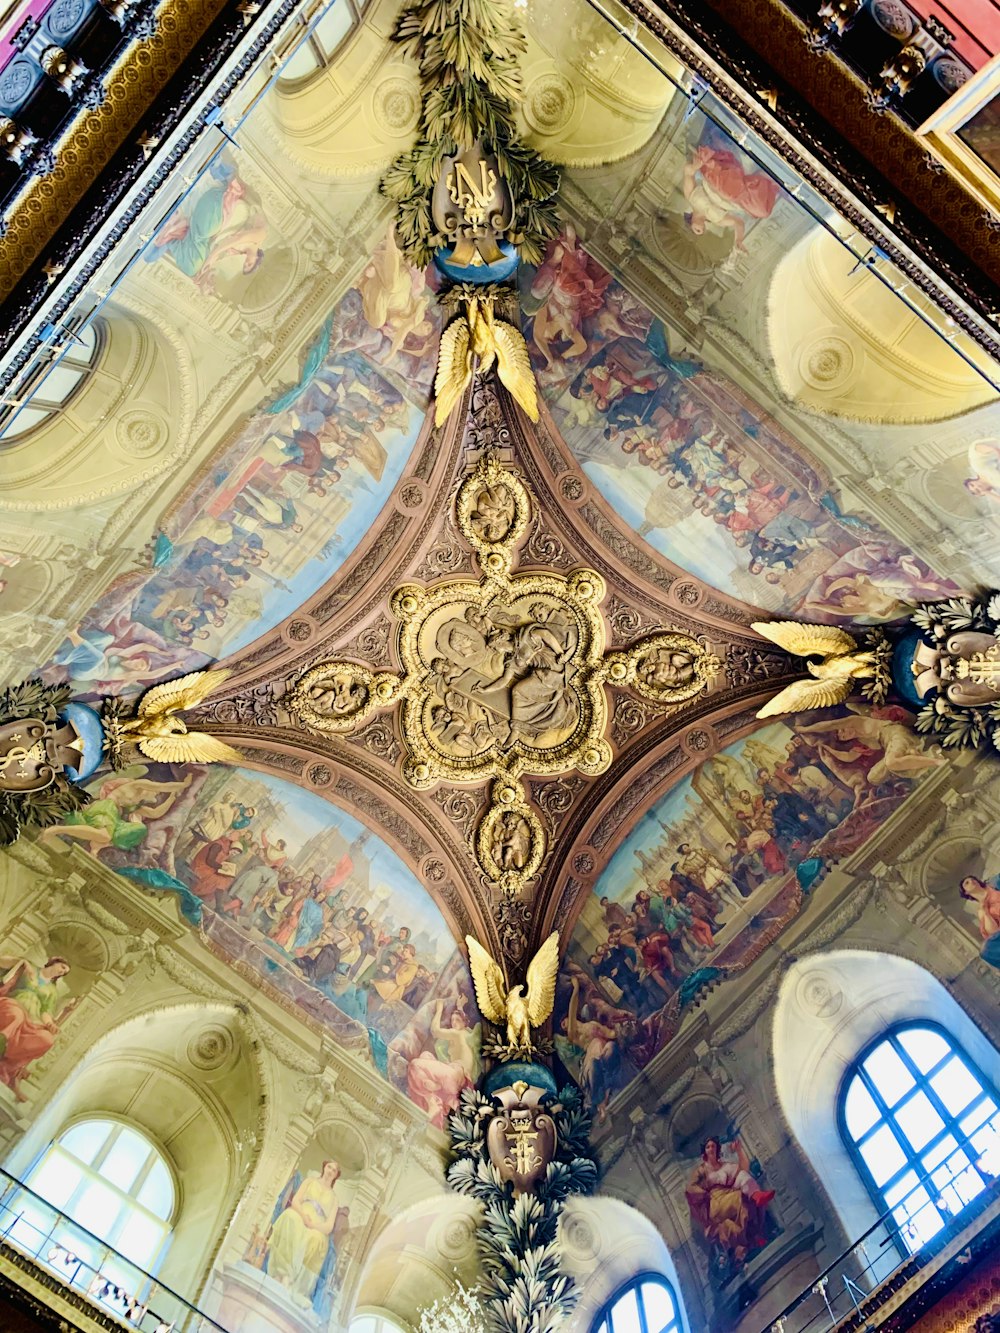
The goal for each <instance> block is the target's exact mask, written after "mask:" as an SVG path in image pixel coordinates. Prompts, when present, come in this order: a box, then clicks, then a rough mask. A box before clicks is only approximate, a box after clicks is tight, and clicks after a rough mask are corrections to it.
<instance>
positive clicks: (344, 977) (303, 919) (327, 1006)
mask: <svg viewBox="0 0 1000 1333" xmlns="http://www.w3.org/2000/svg"><path fill="white" fill-rule="evenodd" d="M93 796H94V799H93V800H92V801H91V803H90V804H89V805H88V806H86V807H85V808H84V809H83V810H81V811H79V812H73V813H71V815H70V816H68V817H67V821H66V823H65V824H56V825H53V826H52V827H51V828H49V829H47V830H46V832H45V838H44V844H45V845H48V846H51V847H54V848H56V849H59V848H66V847H70V846H79V847H83V848H85V849H87V851H89V852H90V853H91V854H92V855H94V856H96V857H97V858H98V859H99V860H100V861H101V862H102V863H103V864H105V865H107V866H110V867H112V868H113V869H115V870H116V871H117V872H118V873H119V874H120V875H122V876H124V877H125V878H126V879H127V880H129V881H130V882H131V883H133V884H134V885H135V886H136V887H137V888H139V889H141V890H144V891H146V892H150V893H153V894H156V895H159V896H161V897H167V898H172V899H174V900H175V901H176V903H177V906H178V909H179V910H180V912H181V914H182V915H183V917H184V918H185V919H186V920H187V921H188V923H189V924H190V925H191V926H192V927H193V928H195V929H198V930H199V931H200V932H201V933H202V935H203V937H204V938H205V939H206V940H207V941H208V943H209V944H210V946H211V947H212V948H214V949H215V950H216V951H218V952H220V953H221V954H222V955H223V956H225V957H226V958H228V959H230V960H231V961H238V962H242V963H245V964H248V965H249V966H250V967H251V968H252V969H253V971H254V973H255V974H256V975H257V976H258V977H259V979H260V980H261V981H262V982H263V983H265V984H266V985H269V986H270V987H272V988H274V989H275V990H276V991H279V992H281V993H282V994H283V995H285V996H287V997H288V998H289V999H291V1000H292V1001H294V1003H295V1005H296V1007H297V1008H298V1009H300V1010H301V1011H302V1013H303V1014H304V1015H306V1016H308V1017H309V1018H311V1019H312V1020H313V1021H315V1022H316V1023H317V1024H319V1025H321V1026H322V1027H325V1028H329V1029H331V1030H332V1031H333V1032H335V1033H336V1034H337V1036H338V1037H339V1038H340V1039H341V1040H342V1041H345V1042H346V1043H347V1044H349V1045H351V1046H354V1047H355V1048H361V1049H367V1052H368V1057H370V1059H371V1061H372V1062H373V1063H374V1065H375V1067H376V1068H377V1069H378V1071H379V1073H380V1074H382V1076H383V1077H385V1078H388V1079H389V1081H390V1082H391V1083H393V1084H394V1085H395V1086H396V1087H398V1088H399V1089H400V1090H401V1091H403V1092H405V1093H407V1094H408V1095H409V1096H410V1097H411V1098H412V1099H413V1101H414V1102H416V1104H417V1105H418V1106H420V1107H421V1108H422V1109H423V1110H425V1111H426V1112H427V1114H428V1116H429V1117H430V1119H431V1120H432V1121H433V1122H434V1123H435V1124H437V1125H438V1126H441V1125H443V1123H444V1119H445V1117H446V1115H447V1113H448V1111H449V1110H450V1109H451V1108H452V1107H453V1106H454V1105H455V1103H456V1101H457V1098H458V1095H459V1093H460V1092H461V1090H462V1088H464V1087H470V1086H471V1085H472V1083H473V1082H474V1080H475V1078H476V1076H477V1073H478V1070H479V1016H478V1013H477V1011H476V1007H475V1000H474V997H473V992H472V986H471V981H470V978H469V974H468V970H467V968H466V966H465V963H464V961H463V960H462V957H461V955H460V954H459V953H458V951H457V950H456V948H455V945H454V942H453V941H452V939H451V936H450V933H449V930H448V927H447V926H446V924H445V922H444V920H443V918H442V917H441V915H440V913H439V912H438V910H437V908H436V907H435V906H434V904H433V902H432V901H431V899H430V897H429V896H428V894H427V893H426V891H425V889H424V888H423V887H422V886H421V885H420V884H419V882H418V881H417V879H416V878H415V877H414V875H413V874H412V872H411V871H409V870H408V869H407V868H406V867H405V866H404V865H403V863H402V861H400V859H399V857H398V856H397V855H396V854H395V853H394V852H393V851H392V850H391V849H390V848H389V847H388V846H387V845H386V844H385V843H384V842H383V841H382V840H381V839H380V838H379V837H378V836H377V835H376V834H374V833H372V832H371V831H370V830H368V829H367V828H365V827H364V826H363V825H361V824H360V823H359V822H358V821H357V820H356V819H354V818H352V817H351V816H350V815H348V814H346V813H344V812H343V811H341V810H338V809H337V808H336V807H334V806H331V805H329V804H328V803H327V802H326V801H324V800H323V799H322V798H321V797H320V796H317V795H314V794H311V793H308V792H302V791H300V790H298V789H297V788H294V787H291V786H289V785H288V784H287V783H285V782H283V781H282V780H281V779H279V778H274V777H270V776H263V775H257V774H252V773H250V772H248V771H244V770H241V769H238V770H235V771H226V770H223V769H221V768H214V769H209V768H204V767H195V768H193V769H192V768H191V767H188V768H186V769H185V768H182V767H181V766H176V768H174V767H172V766H171V765H165V764H152V765H146V764H138V765H136V766H135V767H133V768H131V769H128V770H126V771H125V772H123V773H120V774H116V775H115V776H113V777H108V778H102V779H100V780H95V783H94V791H93ZM368 1057H366V1058H368ZM0 1077H2V1073H0Z"/></svg>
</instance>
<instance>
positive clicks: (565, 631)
mask: <svg viewBox="0 0 1000 1333" xmlns="http://www.w3.org/2000/svg"><path fill="white" fill-rule="evenodd" d="M530 514H531V500H530V497H529V495H528V491H527V488H526V487H525V485H524V482H523V481H522V479H521V477H520V476H519V475H518V473H517V472H516V471H515V470H514V469H513V468H510V467H506V466H504V465H503V464H501V463H500V462H499V461H498V460H497V459H496V458H495V457H486V458H484V459H482V460H481V461H480V463H479V464H478V466H477V467H476V470H475V472H474V473H472V475H471V476H469V477H468V478H467V479H466V481H465V482H464V483H463V484H462V486H461V488H460V490H459V493H458V499H457V519H458V525H459V528H460V529H461V532H462V534H463V535H464V537H465V539H466V540H467V541H468V543H469V545H470V546H471V547H472V549H473V550H474V551H475V553H476V557H477V559H478V562H479V566H480V569H481V571H482V574H481V577H480V578H478V579H462V580H442V581H440V582H438V583H434V584H431V585H430V586H422V585H420V584H416V583H405V584H403V585H402V586H401V587H399V588H397V589H396V591H395V593H394V594H393V596H392V599H391V607H392V611H393V613H394V614H395V616H396V617H397V619H398V620H399V632H398V639H397V644H398V651H399V656H400V659H401V661H402V664H403V670H402V672H400V673H396V672H392V671H376V670H373V669H371V668H370V667H368V666H365V665H361V664H358V663H355V662H349V661H329V662H324V663H321V664H319V665H317V666H315V667H313V668H312V669H311V670H309V671H308V672H306V673H305V675H303V676H302V677H301V679H300V680H299V681H298V683H297V685H296V687H295V689H294V691H293V692H292V696H291V699H290V707H291V709H292V711H293V712H294V713H295V714H296V716H297V717H298V718H299V720H300V721H301V722H302V723H303V724H304V725H305V726H306V727H309V728H311V729H312V730H314V731H319V732H329V733H337V732H347V731H350V730H352V729H353V728H355V727H357V726H358V725H359V724H361V723H362V722H364V721H365V719H366V718H368V717H369V715H370V714H371V713H372V712H373V711H374V710H376V709H380V708H386V707H393V706H395V705H397V704H398V705H399V707H400V723H401V729H402V733H403V740H404V743H405V746H406V754H405V758H404V761H403V773H404V776H405V777H406V780H407V781H408V782H409V783H410V784H411V785H412V786H413V787H415V788H418V789H420V790H425V789H427V788H429V787H433V786H435V785H436V784H437V783H439V782H442V781H444V782H451V783H457V784H467V783H480V782H483V781H490V782H492V789H491V791H492V800H491V803H490V806H489V809H488V810H487V811H486V813H485V815H484V816H483V818H482V821H481V822H480V825H479V828H478V830H477V833H476V837H475V853H476V856H477V859H478V861H479V864H480V866H481V868H482V870H483V872H484V873H485V875H486V876H487V878H488V879H490V880H491V881H493V882H494V883H496V884H498V885H499V886H500V887H501V888H503V889H504V890H505V891H508V892H510V891H515V890H517V889H519V888H521V887H522V886H523V885H524V884H526V883H527V882H528V881H529V880H531V879H532V877H533V876H534V875H535V874H536V873H537V871H538V869H539V866H540V865H541V862H542V858H543V856H544V854H545V835H544V833H543V830H542V826H541V822H540V821H539V819H538V816H537V815H536V814H535V812H534V810H533V809H532V808H531V806H530V805H529V804H528V801H527V797H526V793H525V789H524V785H523V783H522V781H521V778H522V776H523V775H524V774H526V773H530V774H538V775H546V774H556V773H565V772H568V771H569V770H571V769H576V770H578V771H579V772H581V773H584V774H587V775H588V776H596V775H597V774H599V773H602V772H604V770H605V769H606V768H607V767H608V765H609V764H610V763H611V759H612V750H611V746H610V744H609V743H608V741H607V740H606V738H605V735H604V733H605V729H606V726H607V720H608V703H607V694H606V690H605V687H606V686H607V685H609V684H611V685H618V686H624V687H628V688H631V689H632V690H634V691H635V692H636V693H637V694H639V695H641V696H642V697H643V698H645V699H647V700H650V701H651V702H653V703H655V704H657V705H659V706H660V707H661V708H664V709H666V710H668V711H672V710H673V709H675V708H676V707H678V706H680V705H681V704H682V703H684V702H686V701H688V700H690V699H693V698H695V696H697V695H698V694H700V693H701V692H702V691H703V690H705V689H706V688H707V687H708V685H709V684H710V682H711V681H712V680H713V678H714V677H715V675H716V673H717V672H718V671H719V669H720V666H719V661H718V659H717V658H716V657H714V656H713V655H712V654H711V653H710V652H709V651H708V650H707V649H706V648H705V647H704V645H703V644H701V643H699V642H698V640H697V639H695V638H693V637H692V636H691V635H689V634H685V633H683V632H681V631H680V630H673V629H670V630H666V631H664V632H662V633H658V634H653V635H649V636H647V637H646V638H643V639H641V640H640V641H639V642H638V643H636V644H634V645H632V647H630V648H628V649H626V650H624V651H619V652H608V651H606V635H605V625H604V618H603V616H602V614H601V611H600V606H601V602H602V601H603V599H604V595H605V584H604V580H603V579H602V577H601V575H600V574H598V573H597V571H596V570H593V569H587V568H581V569H577V570H574V571H572V572H570V573H568V574H561V573H554V572H544V573H539V572H536V571H531V572H525V573H517V572H515V570H514V562H515V556H516V549H517V546H518V543H519V542H520V541H521V540H522V539H523V537H524V536H525V533H526V530H527V526H528V522H529V518H530Z"/></svg>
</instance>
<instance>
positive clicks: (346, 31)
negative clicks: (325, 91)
mask: <svg viewBox="0 0 1000 1333" xmlns="http://www.w3.org/2000/svg"><path fill="white" fill-rule="evenodd" d="M367 3H368V0H334V2H333V4H332V5H330V6H329V7H328V8H327V10H326V13H325V14H324V15H323V17H322V18H321V19H320V20H319V22H318V23H316V24H315V25H314V26H313V27H312V28H311V29H310V31H309V34H308V35H307V36H306V37H304V38H303V39H302V41H301V42H300V43H299V45H298V46H297V47H296V48H295V50H294V51H293V53H292V54H291V55H290V56H289V57H288V59H287V60H286V61H285V63H284V65H282V67H281V74H280V76H279V77H280V79H281V82H282V83H283V84H290V83H300V82H302V80H304V79H308V78H309V77H310V76H311V75H313V74H315V73H316V71H317V70H320V69H325V67H326V66H327V65H328V64H329V63H330V61H331V60H332V59H333V57H334V56H335V55H336V53H337V52H338V51H339V50H340V48H341V46H343V44H344V42H345V41H346V40H347V38H348V37H349V36H350V35H351V33H352V32H354V30H355V28H357V27H358V25H359V24H360V22H361V16H362V13H363V12H364V8H365V6H366V4H367Z"/></svg>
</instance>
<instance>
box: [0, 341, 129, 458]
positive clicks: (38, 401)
mask: <svg viewBox="0 0 1000 1333" xmlns="http://www.w3.org/2000/svg"><path fill="white" fill-rule="evenodd" d="M104 343H105V333H104V325H103V323H102V322H101V321H100V320H93V321H91V323H90V324H88V325H87V327H86V328H85V329H81V330H80V331H79V332H76V333H74V334H73V338H72V341H71V342H70V344H69V346H68V347H67V348H66V350H65V351H64V352H63V354H62V355H61V356H60V357H59V359H58V360H57V361H55V362H53V361H51V359H50V355H51V354H48V353H43V355H42V356H40V357H39V358H38V360H37V362H36V364H35V366H34V367H33V368H32V370H30V371H29V372H28V374H27V375H26V377H25V379H24V380H23V381H22V383H21V385H20V386H19V389H18V392H19V394H20V395H21V397H20V398H19V399H18V400H17V401H16V402H15V401H8V402H7V403H6V404H3V403H0V444H3V445H6V444H13V443H15V442H18V443H19V442H20V441H21V440H22V438H23V437H24V436H25V435H26V434H27V433H28V432H29V431H32V430H34V429H35V427H36V426H41V425H42V424H43V423H44V422H46V421H48V419H49V417H51V416H52V414H53V413H54V412H60V411H61V410H62V409H63V408H64V407H65V406H66V404H67V403H68V402H69V401H70V399H72V398H74V397H75V396H76V394H77V393H79V391H80V389H81V388H82V387H83V385H84V384H85V383H86V381H87V380H88V379H89V377H90V374H91V372H92V371H93V369H94V367H95V366H96V364H97V362H98V361H99V359H100V355H101V351H102V350H103V347H104Z"/></svg>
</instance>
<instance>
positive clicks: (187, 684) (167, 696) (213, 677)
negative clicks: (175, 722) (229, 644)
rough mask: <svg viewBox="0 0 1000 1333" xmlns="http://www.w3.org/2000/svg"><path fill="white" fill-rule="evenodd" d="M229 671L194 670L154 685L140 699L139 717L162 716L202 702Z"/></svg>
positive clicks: (219, 669)
mask: <svg viewBox="0 0 1000 1333" xmlns="http://www.w3.org/2000/svg"><path fill="white" fill-rule="evenodd" d="M228 677H229V672H228V671H227V670H226V669H225V668H224V667H222V668H218V669H216V670H214V671H192V672H190V673H189V674H188V675H186V676H179V677H178V678H177V680H167V681H164V682H163V684H162V685H154V686H153V688H152V689H151V690H147V691H146V693H145V694H144V695H143V696H142V698H141V699H140V700H139V708H138V716H139V717H162V716H163V715H164V714H165V713H181V712H183V711H184V709H185V708H194V706H195V704H200V703H201V701H202V699H204V698H206V697H207V696H208V695H209V694H211V692H212V691H213V690H214V689H215V688H216V686H218V685H221V684H222V682H223V681H224V680H227V679H228Z"/></svg>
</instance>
